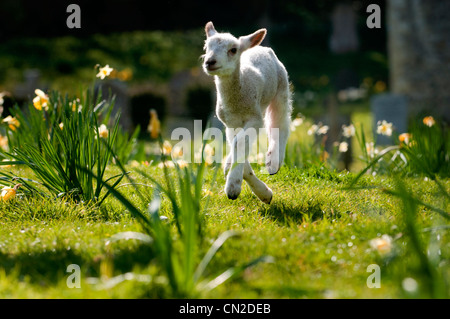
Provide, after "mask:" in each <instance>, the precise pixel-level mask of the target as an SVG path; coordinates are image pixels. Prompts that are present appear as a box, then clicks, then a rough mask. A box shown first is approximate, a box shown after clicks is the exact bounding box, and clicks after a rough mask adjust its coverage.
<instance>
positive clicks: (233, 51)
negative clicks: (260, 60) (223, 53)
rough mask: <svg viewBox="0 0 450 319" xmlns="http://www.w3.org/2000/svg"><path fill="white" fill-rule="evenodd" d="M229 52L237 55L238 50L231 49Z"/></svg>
mask: <svg viewBox="0 0 450 319" xmlns="http://www.w3.org/2000/svg"><path fill="white" fill-rule="evenodd" d="M229 52H230V53H231V54H236V52H237V49H236V48H231V49H230V51H229Z"/></svg>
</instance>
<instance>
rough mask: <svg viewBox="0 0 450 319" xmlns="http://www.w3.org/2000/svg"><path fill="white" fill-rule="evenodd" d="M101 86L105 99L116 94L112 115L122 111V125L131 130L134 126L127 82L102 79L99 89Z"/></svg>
mask: <svg viewBox="0 0 450 319" xmlns="http://www.w3.org/2000/svg"><path fill="white" fill-rule="evenodd" d="M99 88H101V90H102V96H103V98H104V99H109V98H112V97H113V96H115V102H114V107H113V111H112V114H111V115H112V116H115V114H117V112H120V121H119V123H120V125H121V126H122V128H123V129H124V130H127V131H130V130H131V129H132V126H133V122H132V120H131V110H130V108H131V106H130V98H129V96H128V92H127V85H126V83H124V82H122V81H119V80H109V81H102V82H101V85H100V86H98V87H97V89H99Z"/></svg>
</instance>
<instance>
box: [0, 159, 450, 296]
mask: <svg viewBox="0 0 450 319" xmlns="http://www.w3.org/2000/svg"><path fill="white" fill-rule="evenodd" d="M258 168H259V167H257V166H255V171H256V172H257V171H258ZM130 169H132V168H131V167H130ZM141 169H142V170H143V171H144V172H146V173H148V174H149V175H150V176H153V177H154V178H156V179H157V180H162V179H163V170H162V169H161V168H158V167H155V166H150V167H145V166H142V167H141ZM10 170H12V171H13V172H14V173H15V174H16V175H17V176H30V175H31V172H30V171H28V169H25V168H21V167H13V168H11V169H10ZM213 171H214V170H213V168H212V167H209V168H208V170H207V173H206V176H205V184H204V187H205V191H204V193H205V195H204V197H203V198H202V200H201V204H202V205H204V204H205V203H206V201H207V200H208V198H209V201H210V202H209V205H208V208H207V210H206V211H205V213H204V215H203V222H204V228H203V232H204V237H203V241H202V244H201V247H200V250H201V251H203V252H206V251H207V249H208V247H209V246H210V245H211V243H212V241H213V240H214V239H216V238H217V237H218V236H219V235H220V234H221V233H223V232H224V231H226V230H235V231H238V232H239V234H240V236H238V237H235V238H231V239H229V240H228V241H227V242H226V243H225V244H224V245H223V247H222V248H221V249H220V250H219V251H218V252H217V254H216V256H215V257H214V258H213V260H212V261H211V263H210V264H209V265H208V268H207V270H206V277H211V278H212V277H213V276H216V275H218V274H219V273H221V272H222V271H223V270H224V269H227V268H228V267H231V266H234V265H236V264H237V265H241V264H244V263H246V262H248V261H250V260H251V259H253V258H256V257H259V256H262V255H270V256H272V257H273V262H271V263H259V264H257V265H255V266H253V267H251V268H248V269H246V270H245V271H244V272H243V273H242V275H241V276H238V277H237V278H235V279H234V280H231V281H229V282H226V283H224V284H223V285H220V286H219V287H218V288H216V289H214V290H211V291H209V292H204V293H199V295H197V296H196V297H204V298H403V297H425V298H426V297H430V296H429V295H428V293H427V292H426V290H425V289H423V288H424V287H423V286H422V281H421V273H420V271H419V266H418V258H417V257H416V256H415V255H414V254H412V253H411V250H410V247H409V245H410V244H409V243H408V236H407V233H405V222H404V214H403V212H402V209H401V205H400V202H401V201H400V200H399V199H398V198H397V197H394V196H392V195H388V194H386V193H384V192H382V191H381V190H377V189H366V190H346V189H344V187H345V186H347V185H348V184H349V182H350V181H351V180H352V178H353V177H354V176H355V175H354V174H353V173H346V172H341V173H337V172H330V171H328V170H327V169H320V168H316V167H314V168H310V169H296V168H288V167H283V168H282V169H281V170H280V172H279V173H278V174H277V175H274V176H269V175H262V174H259V176H260V177H261V178H262V180H263V181H264V182H266V183H267V184H268V185H269V187H271V188H272V189H273V191H274V198H273V201H272V203H271V204H270V205H266V204H263V203H261V202H260V201H259V200H258V199H257V198H256V197H255V196H254V195H253V194H252V193H251V191H250V189H249V188H248V187H247V186H245V187H244V188H243V192H242V194H241V196H240V197H239V198H238V199H237V200H236V201H230V200H228V199H227V198H226V195H225V194H224V191H223V186H224V177H223V173H221V172H219V173H218V175H217V180H216V182H215V183H214V188H213V192H212V193H208V192H207V191H206V189H207V188H208V187H209V185H211V183H212V181H213V176H214V172H213ZM117 172H118V168H116V167H114V166H112V165H110V166H108V169H107V175H109V176H111V175H114V174H116V173H117ZM170 174H174V170H173V169H172V171H171V173H170ZM132 176H133V177H134V178H135V181H136V182H137V183H140V184H145V185H142V186H140V188H141V189H142V190H143V193H144V194H145V196H148V199H149V200H150V198H151V195H152V192H153V187H151V186H146V185H152V184H151V183H150V182H149V181H148V180H146V179H145V178H143V177H141V176H140V175H139V174H137V173H133V174H132ZM404 181H405V184H407V185H408V187H410V188H411V189H412V190H413V191H414V193H415V194H418V197H419V199H420V200H422V201H423V202H427V203H434V205H435V206H437V207H440V208H441V209H443V210H447V211H448V208H449V207H448V200H447V201H446V200H444V198H443V197H442V195H439V190H438V189H437V187H436V186H435V184H434V183H433V182H432V181H429V180H424V178H405V179H404ZM359 183H360V185H372V184H373V185H383V186H385V187H391V186H392V185H393V181H392V180H391V179H390V178H389V177H387V176H381V177H373V176H370V175H366V176H364V177H363V178H362V179H361V180H360V182H359ZM122 184H124V186H122V187H120V188H118V190H119V191H120V192H121V193H122V194H124V195H125V197H127V198H128V199H129V200H130V201H131V202H134V203H136V205H139V204H138V201H137V198H136V197H137V196H136V193H135V191H134V190H133V188H132V187H130V186H129V185H125V184H126V182H125V181H124V182H123V183H122ZM444 185H445V187H446V188H447V190H448V189H449V188H450V181H449V180H446V181H444ZM19 193H20V192H19ZM160 215H162V216H166V217H167V222H168V223H171V222H172V221H173V213H172V208H171V204H170V202H169V201H168V200H167V198H165V197H163V200H162V206H161V210H160ZM443 224H444V219H443V218H442V217H440V216H439V215H438V214H436V213H435V212H432V211H431V210H429V209H427V208H424V207H419V212H418V215H417V226H418V228H419V229H420V230H421V232H420V240H421V241H422V243H423V244H424V245H426V246H427V250H428V252H429V253H430V250H431V251H435V250H436V249H439V252H438V254H435V255H433V256H434V257H433V258H434V260H433V263H434V264H436V265H437V269H438V272H440V273H442V274H444V275H445V276H446V277H447V278H448V275H449V274H450V270H449V264H448V260H449V257H450V245H449V240H448V231H446V230H445V229H441V230H439V229H438V228H436V226H439V225H443ZM172 226H173V225H172ZM173 227H175V226H173ZM430 227H434V229H433V230H432V231H423V230H424V229H425V230H427V228H428V229H429V228H430ZM124 231H142V227H141V225H140V224H139V223H138V222H137V221H136V219H135V218H133V217H132V216H131V215H130V214H129V212H127V210H126V209H125V208H124V207H123V206H122V205H121V204H120V202H119V201H118V200H117V199H115V198H114V197H112V196H111V197H108V198H107V199H106V201H105V202H104V203H103V205H102V206H101V207H100V208H98V207H90V206H88V205H85V204H83V203H73V202H65V201H64V200H63V199H48V198H40V197H39V196H38V195H35V196H31V197H23V198H21V196H16V198H15V199H13V200H12V201H8V202H4V201H2V202H0V265H1V267H0V297H1V298H145V297H150V298H155V297H159V298H161V297H162V298H169V297H172V295H171V291H170V289H168V285H167V282H166V279H165V277H164V276H163V275H162V274H161V272H160V270H159V268H158V267H156V265H155V261H154V259H153V256H154V251H153V248H152V246H151V245H147V244H144V243H142V242H140V241H137V240H135V239H129V240H119V241H113V240H111V237H112V236H113V235H114V234H117V233H120V232H124ZM174 234H176V233H174ZM384 234H387V235H389V236H391V237H392V238H393V243H392V249H391V251H390V252H389V253H388V254H385V255H383V254H381V253H380V252H379V251H377V249H374V248H373V247H372V246H371V245H370V241H371V240H372V239H374V238H378V237H381V236H382V235H384ZM174 236H176V235H174ZM437 247H438V248H437ZM201 255H203V254H201ZM70 264H77V265H79V266H80V271H81V288H72V289H71V288H68V286H67V284H66V282H67V278H68V276H69V275H70V273H68V272H67V271H66V269H67V266H68V265H70ZM371 264H377V265H379V267H380V271H381V282H380V283H381V287H380V288H368V286H367V284H366V281H367V278H368V277H369V276H370V275H371V272H368V271H367V267H368V266H369V265H371ZM130 272H132V273H134V275H135V276H134V277H133V278H132V275H130V274H129V275H128V276H126V278H127V279H129V280H124V281H123V282H119V283H114V284H111V280H110V281H109V283H110V285H109V286H108V285H103V286H102V285H100V284H99V281H98V279H97V281H95V280H93V279H92V277H94V278H103V279H106V278H112V277H115V276H119V275H120V274H125V273H130ZM138 275H140V276H138ZM409 277H412V278H414V279H415V280H416V281H417V282H418V284H419V287H418V289H409V290H408V288H406V289H405V288H404V287H403V288H402V283H404V280H405V278H409ZM116 278H117V277H116ZM118 278H120V277H118ZM122 279H123V278H122ZM446 289H447V294H448V287H447V288H446Z"/></svg>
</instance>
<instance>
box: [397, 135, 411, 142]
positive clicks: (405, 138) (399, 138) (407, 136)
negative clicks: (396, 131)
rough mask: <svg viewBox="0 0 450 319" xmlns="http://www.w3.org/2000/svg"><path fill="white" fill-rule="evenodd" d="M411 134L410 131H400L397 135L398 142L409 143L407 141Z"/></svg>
mask: <svg viewBox="0 0 450 319" xmlns="http://www.w3.org/2000/svg"><path fill="white" fill-rule="evenodd" d="M411 137H412V136H411V134H410V133H402V134H400V135H399V136H398V140H399V141H400V143H404V144H406V145H409V141H410V140H411Z"/></svg>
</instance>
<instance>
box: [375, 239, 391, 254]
mask: <svg viewBox="0 0 450 319" xmlns="http://www.w3.org/2000/svg"><path fill="white" fill-rule="evenodd" d="M370 246H371V247H372V248H373V249H375V250H377V251H378V252H379V253H380V254H381V255H385V254H388V253H389V252H390V251H391V250H392V238H391V236H389V235H386V234H384V235H383V236H381V238H374V239H372V240H371V241H370Z"/></svg>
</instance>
